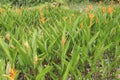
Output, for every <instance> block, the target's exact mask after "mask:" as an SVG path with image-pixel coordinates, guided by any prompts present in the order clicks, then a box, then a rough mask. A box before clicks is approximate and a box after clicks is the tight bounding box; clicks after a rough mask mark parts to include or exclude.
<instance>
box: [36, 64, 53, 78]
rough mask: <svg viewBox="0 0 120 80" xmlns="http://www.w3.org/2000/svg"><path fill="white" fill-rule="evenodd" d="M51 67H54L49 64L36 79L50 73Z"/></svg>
mask: <svg viewBox="0 0 120 80" xmlns="http://www.w3.org/2000/svg"><path fill="white" fill-rule="evenodd" d="M51 69H52V66H47V67H46V68H45V69H43V70H42V71H41V72H40V73H39V74H38V75H37V77H36V79H35V80H41V78H42V77H43V76H45V74H46V73H48V72H49V71H50V70H51Z"/></svg>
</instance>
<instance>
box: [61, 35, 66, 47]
mask: <svg viewBox="0 0 120 80" xmlns="http://www.w3.org/2000/svg"><path fill="white" fill-rule="evenodd" d="M65 42H66V38H65V37H62V41H61V44H62V46H64V45H65Z"/></svg>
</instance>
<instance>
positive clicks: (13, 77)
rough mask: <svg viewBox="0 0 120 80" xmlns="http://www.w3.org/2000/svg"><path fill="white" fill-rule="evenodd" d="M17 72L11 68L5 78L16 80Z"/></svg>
mask: <svg viewBox="0 0 120 80" xmlns="http://www.w3.org/2000/svg"><path fill="white" fill-rule="evenodd" d="M16 74H17V71H16V70H15V69H13V68H10V72H9V74H8V75H4V76H5V77H8V78H9V79H10V80H15V77H16Z"/></svg>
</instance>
